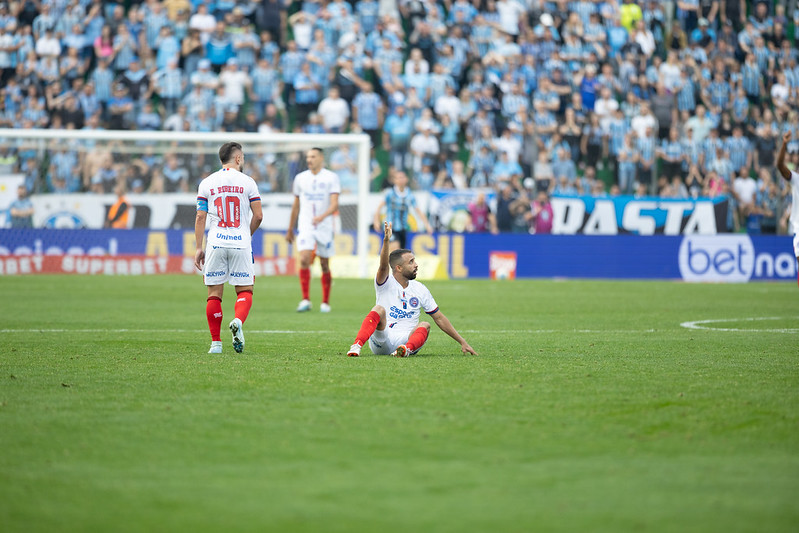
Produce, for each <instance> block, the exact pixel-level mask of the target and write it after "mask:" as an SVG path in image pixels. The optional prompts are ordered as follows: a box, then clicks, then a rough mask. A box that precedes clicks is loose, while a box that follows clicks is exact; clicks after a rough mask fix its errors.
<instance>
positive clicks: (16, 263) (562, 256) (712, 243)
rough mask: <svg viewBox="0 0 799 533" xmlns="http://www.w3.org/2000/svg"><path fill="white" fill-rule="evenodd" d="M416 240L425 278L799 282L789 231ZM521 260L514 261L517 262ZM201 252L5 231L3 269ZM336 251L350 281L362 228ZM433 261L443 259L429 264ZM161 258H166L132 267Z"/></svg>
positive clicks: (264, 237) (283, 257) (173, 264)
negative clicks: (797, 280)
mask: <svg viewBox="0 0 799 533" xmlns="http://www.w3.org/2000/svg"><path fill="white" fill-rule="evenodd" d="M381 242H382V241H381V238H380V236H379V235H378V234H377V233H371V234H370V236H369V255H370V257H373V258H376V257H377V254H378V251H379V249H380V245H381ZM408 246H409V248H410V249H411V250H412V251H413V252H414V253H415V254H416V255H417V256H419V257H420V259H421V258H425V266H424V268H423V269H422V270H429V272H427V271H425V272H420V278H424V279H430V278H436V279H441V278H459V279H462V278H490V277H492V271H493V277H495V278H511V277H516V278H606V279H674V280H685V281H695V282H747V281H754V280H756V281H761V280H770V281H782V280H784V281H795V280H796V268H797V266H796V258H795V257H794V256H793V247H792V239H791V237H789V236H784V235H779V236H777V235H747V234H728V235H684V236H668V235H655V236H640V235H614V236H596V235H595V236H588V235H526V234H501V235H491V234H485V233H483V234H454V233H439V234H435V235H427V234H423V233H418V234H410V235H409V239H408ZM253 253H254V255H255V261H256V263H257V271H258V273H259V275H282V274H286V275H292V274H293V273H294V272H296V270H295V269H296V265H295V260H294V257H293V248H292V247H290V246H289V245H288V243H287V242H286V240H285V238H284V235H283V233H282V232H272V231H260V230H259V231H258V232H256V234H255V236H254V238H253ZM68 256H73V258H72V259H69V258H68ZM514 256H515V260H514V261H512V262H513V263H514V264H513V265H511V264H510V263H511V262H510V261H508V259H509V258H513V257H514ZM193 257H194V232H193V231H181V230H167V231H149V230H137V229H132V230H42V229H29V230H0V275H7V274H26V273H40V272H76V273H87V274H88V273H96V274H101V273H102V274H106V273H108V274H115V273H116V274H118V273H125V271H127V272H128V273H131V272H133V271H136V272H139V271H141V273H160V272H170V273H172V272H174V273H178V272H184V273H193V272H194V268H193V264H192V261H193ZM335 257H336V258H337V260H338V261H339V262H340V263H341V264H342V269H341V270H340V271H337V272H334V276H337V277H347V276H351V275H352V273H353V272H355V271H356V269H354V268H352V259H353V258H354V257H355V235H354V233H352V232H342V233H340V234H338V235H336V241H335ZM432 257H434V258H435V261H427V258H432ZM492 257H493V258H494V259H493V263H492ZM51 258H52V259H51ZM117 258H127V259H129V260H130V261H129V263H130V264H122V263H120V264H117V263H115V262H114V261H115V260H116V259H117ZM153 258H159V261H160V262H158V261H156V262H150V263H147V264H144V263H141V265H135V264H134V263H131V261H139V262H141V261H145V260H146V259H153ZM163 258H166V262H164V259H163ZM106 260H108V261H106ZM421 264H422V261H421V260H420V265H421ZM346 265H349V266H346ZM511 271H513V274H512V275H511Z"/></svg>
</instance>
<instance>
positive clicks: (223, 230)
mask: <svg viewBox="0 0 799 533" xmlns="http://www.w3.org/2000/svg"><path fill="white" fill-rule="evenodd" d="M219 160H220V161H221V162H222V169H221V170H218V171H216V172H214V173H213V174H211V175H210V176H208V177H207V178H205V179H204V180H202V181H201V182H200V186H199V188H198V191H197V218H196V219H195V221H194V237H195V241H196V246H197V251H196V252H195V254H194V266H195V267H197V269H198V270H202V272H203V281H204V282H205V284H206V286H208V300H207V303H206V307H205V314H206V316H207V318H208V329H209V330H210V331H211V349H210V350H208V353H222V339H221V338H220V336H219V335H220V333H219V332H220V329H221V327H222V292H223V289H224V288H225V285H224V284H225V282H226V281H228V282H229V283H230V284H231V285H233V286H234V287H236V306H235V314H236V317H235V318H234V319H233V320H232V321H231V322H230V326H229V327H230V332H231V333H232V334H233V349H234V350H236V351H237V352H239V353H241V352H242V351H243V350H244V331H243V328H242V324H243V323H244V321H245V320H247V315H248V314H249V312H250V307H252V289H253V283H254V268H253V255H252V234H253V233H255V230H256V229H258V226H260V225H261V221H262V220H263V218H264V215H263V211H262V209H261V196H260V194H258V186H257V185H256V184H255V180H253V179H252V178H251V177H250V176H248V175H246V174H243V173H242V172H241V170H242V167H243V165H244V151H243V150H242V148H241V145H240V144H239V143H235V142H229V143H225V144H223V145H222V147H221V148H220V149H219ZM209 206H210V209H209ZM207 218H210V224H209V229H208V242H207V244H206V249H205V250H203V248H202V245H203V236H204V235H205V223H206V219H207Z"/></svg>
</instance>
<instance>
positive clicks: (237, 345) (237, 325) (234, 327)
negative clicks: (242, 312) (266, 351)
mask: <svg viewBox="0 0 799 533" xmlns="http://www.w3.org/2000/svg"><path fill="white" fill-rule="evenodd" d="M230 332H231V333H232V334H233V349H234V350H236V353H241V352H243V351H244V330H243V329H242V326H241V320H239V319H238V318H234V319H233V320H231V322H230Z"/></svg>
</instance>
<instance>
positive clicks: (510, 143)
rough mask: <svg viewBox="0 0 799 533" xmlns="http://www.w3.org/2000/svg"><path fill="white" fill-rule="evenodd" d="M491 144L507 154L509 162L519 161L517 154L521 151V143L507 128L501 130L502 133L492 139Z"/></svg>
mask: <svg viewBox="0 0 799 533" xmlns="http://www.w3.org/2000/svg"><path fill="white" fill-rule="evenodd" d="M491 145H492V146H493V147H494V150H496V151H497V152H499V153H506V154H508V160H509V161H510V162H512V163H518V162H519V155H520V154H521V153H522V143H521V142H520V141H519V139H517V138H516V137H514V136H513V135H512V134H511V131H510V129H509V128H505V129H504V130H502V135H501V136H499V137H497V138H496V139H494V140H493V141H492V143H491Z"/></svg>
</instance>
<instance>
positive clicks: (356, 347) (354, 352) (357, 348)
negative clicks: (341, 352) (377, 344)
mask: <svg viewBox="0 0 799 533" xmlns="http://www.w3.org/2000/svg"><path fill="white" fill-rule="evenodd" d="M359 355H361V345H360V344H357V343H356V344H353V345H352V346H350V349H349V351H348V352H347V357H358V356H359Z"/></svg>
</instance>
